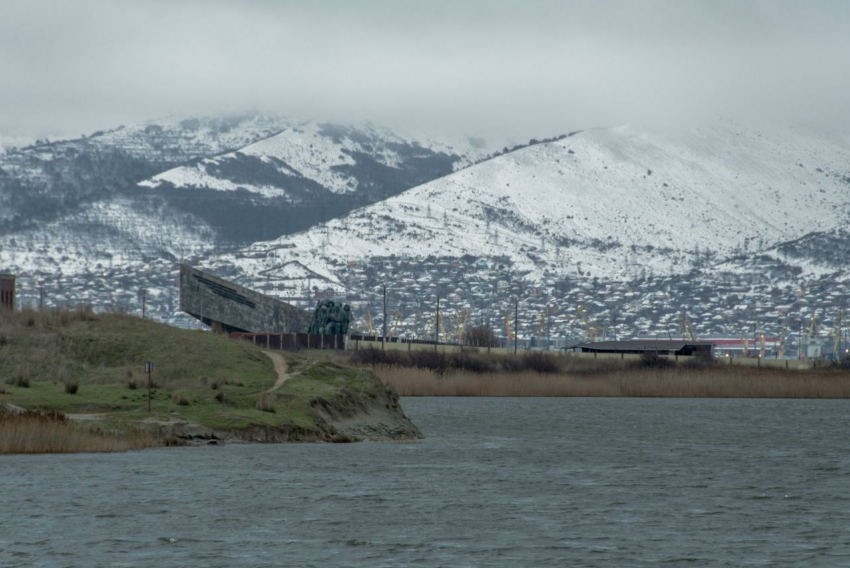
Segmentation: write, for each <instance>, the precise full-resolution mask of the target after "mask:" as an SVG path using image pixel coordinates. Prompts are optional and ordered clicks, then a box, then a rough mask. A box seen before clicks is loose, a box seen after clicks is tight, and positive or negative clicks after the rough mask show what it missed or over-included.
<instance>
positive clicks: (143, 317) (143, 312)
mask: <svg viewBox="0 0 850 568" xmlns="http://www.w3.org/2000/svg"><path fill="white" fill-rule="evenodd" d="M146 300H147V290H146V289H144V288H142V319H145V307H146V306H145V302H146Z"/></svg>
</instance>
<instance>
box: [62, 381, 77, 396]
mask: <svg viewBox="0 0 850 568" xmlns="http://www.w3.org/2000/svg"><path fill="white" fill-rule="evenodd" d="M78 390H80V383H78V382H77V381H66V382H65V393H66V394H77V391H78Z"/></svg>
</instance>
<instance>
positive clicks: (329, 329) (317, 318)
mask: <svg viewBox="0 0 850 568" xmlns="http://www.w3.org/2000/svg"><path fill="white" fill-rule="evenodd" d="M350 323H351V307H350V306H348V305H347V304H346V305H343V303H342V302H334V301H333V300H319V302H318V303H317V304H316V311H315V312H314V313H313V320H312V322H311V323H310V329H309V333H313V334H323V335H346V334H347V333H348V328H349V325H350Z"/></svg>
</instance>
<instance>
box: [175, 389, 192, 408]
mask: <svg viewBox="0 0 850 568" xmlns="http://www.w3.org/2000/svg"><path fill="white" fill-rule="evenodd" d="M171 402H173V403H174V404H176V405H178V406H189V399H188V398H186V393H184V392H182V391H178V392H176V393H174V396H173V397H171Z"/></svg>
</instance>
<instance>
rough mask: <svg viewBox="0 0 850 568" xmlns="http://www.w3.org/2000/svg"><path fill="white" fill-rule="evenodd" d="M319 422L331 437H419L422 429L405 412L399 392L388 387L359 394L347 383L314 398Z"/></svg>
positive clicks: (357, 438)
mask: <svg viewBox="0 0 850 568" xmlns="http://www.w3.org/2000/svg"><path fill="white" fill-rule="evenodd" d="M310 408H311V410H312V411H313V414H314V417H315V420H316V424H318V425H319V427H320V428H321V429H322V431H323V433H324V435H325V436H326V438H329V439H330V440H331V441H334V440H342V439H344V438H351V439H354V440H361V439H363V440H415V439H418V438H422V437H423V436H422V433H421V432H420V431H419V429H418V428H417V427H416V426H415V425H414V424H413V422H411V421H410V419H409V418H408V417H407V416H406V415H405V414H404V410H402V408H401V405H400V404H399V402H398V394H397V393H396V392H395V390H394V389H393V388H392V387H385V388H384V390H383V392H382V393H380V394H378V395H363V394H355V393H353V392H352V391H351V390H349V389H348V388H346V387H343V388H341V389H340V390H339V391H338V392H337V394H336V395H335V396H333V397H331V398H324V397H315V398H313V399H311V400H310Z"/></svg>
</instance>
